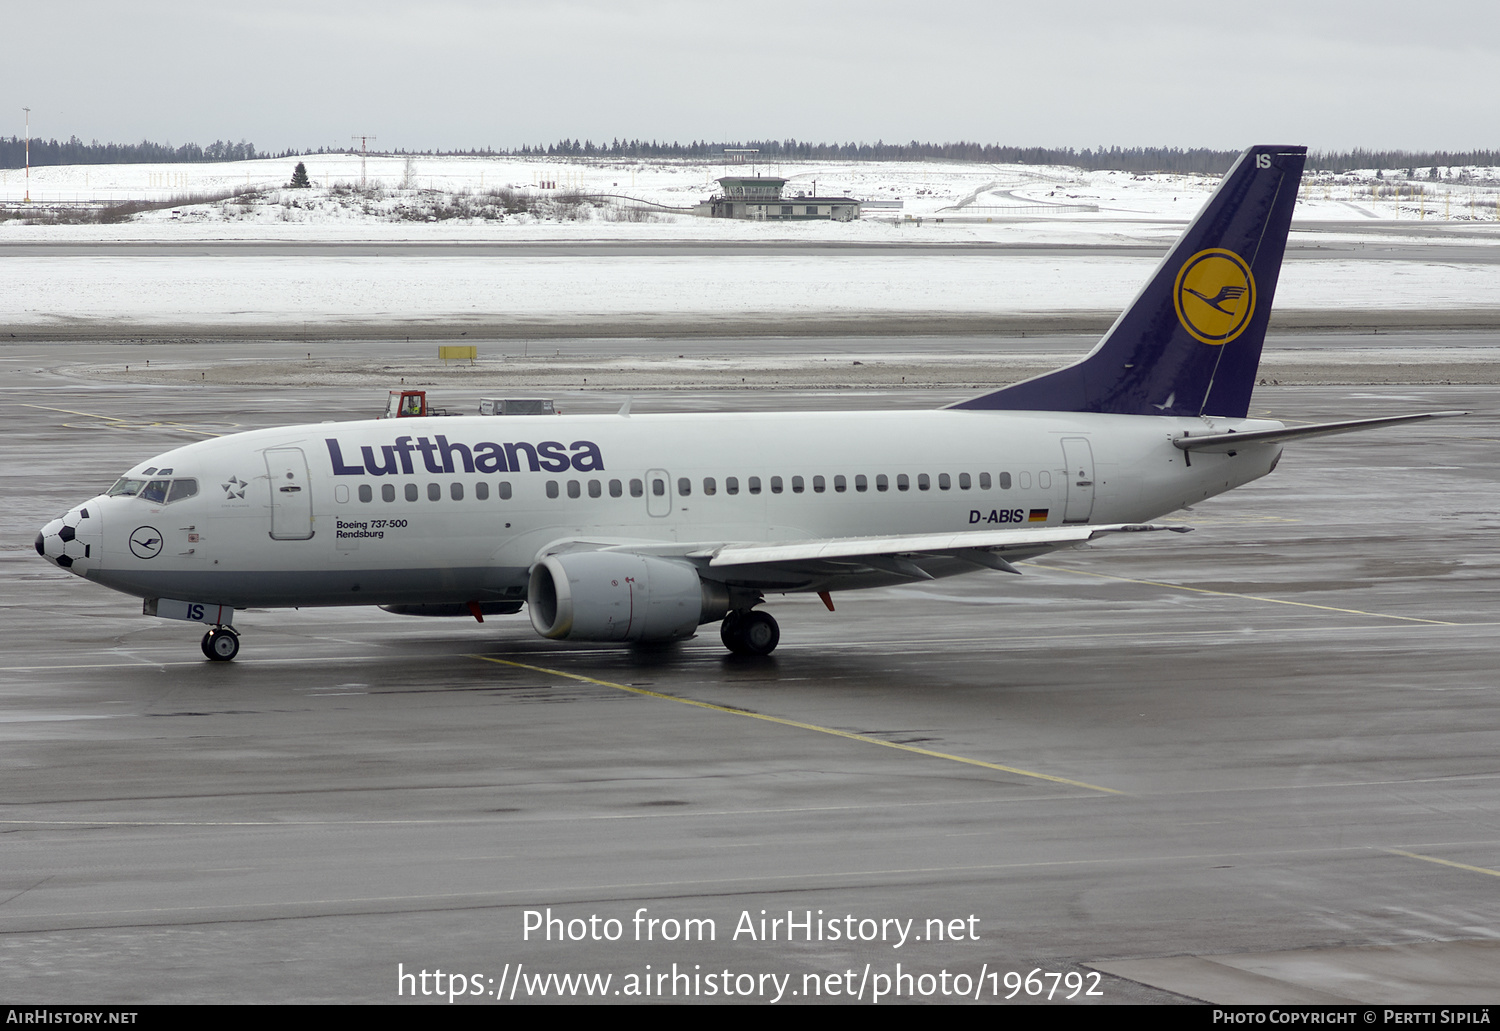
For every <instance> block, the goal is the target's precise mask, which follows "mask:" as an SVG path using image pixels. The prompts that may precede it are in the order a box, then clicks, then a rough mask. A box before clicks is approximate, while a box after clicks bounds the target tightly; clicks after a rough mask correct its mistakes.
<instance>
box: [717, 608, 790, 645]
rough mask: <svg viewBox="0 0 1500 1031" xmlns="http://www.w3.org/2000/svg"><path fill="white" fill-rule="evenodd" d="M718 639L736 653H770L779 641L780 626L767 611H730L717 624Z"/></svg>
mask: <svg viewBox="0 0 1500 1031" xmlns="http://www.w3.org/2000/svg"><path fill="white" fill-rule="evenodd" d="M719 639H720V640H722V641H723V642H724V647H726V648H728V649H729V650H730V651H732V652H733V653H734V654H736V655H770V654H771V653H772V652H773V651H775V650H776V646H777V645H778V644H780V643H781V627H779V626H777V625H776V620H775V618H773V617H772V616H771V614H770V613H769V612H731V613H729V615H727V616H725V617H724V622H723V623H721V624H720V625H719Z"/></svg>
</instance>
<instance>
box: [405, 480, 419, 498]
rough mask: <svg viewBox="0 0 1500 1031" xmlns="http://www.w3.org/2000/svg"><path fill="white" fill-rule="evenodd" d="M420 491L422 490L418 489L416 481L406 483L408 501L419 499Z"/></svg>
mask: <svg viewBox="0 0 1500 1031" xmlns="http://www.w3.org/2000/svg"><path fill="white" fill-rule="evenodd" d="M419 493H420V492H419V491H418V490H417V485H416V484H415V483H408V484H407V485H406V500H407V501H415V500H417V495H418V494H419Z"/></svg>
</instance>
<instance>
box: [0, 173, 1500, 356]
mask: <svg viewBox="0 0 1500 1031" xmlns="http://www.w3.org/2000/svg"><path fill="white" fill-rule="evenodd" d="M302 160H303V161H305V162H306V164H307V168H308V172H309V174H310V176H311V178H312V180H313V182H314V184H315V185H314V187H313V188H312V189H307V190H290V189H284V188H283V187H284V185H285V184H286V182H287V181H289V180H290V178H291V174H292V169H293V167H294V165H295V164H296V159H275V160H270V159H267V160H259V161H251V162H235V163H226V164H193V165H103V166H100V165H95V166H68V167H43V168H36V169H33V170H32V176H31V179H30V184H29V187H28V186H27V185H26V184H25V183H24V182H23V180H22V175H21V173H20V172H19V171H17V170H9V171H6V172H4V173H3V174H0V203H9V204H10V207H9V209H8V210H9V212H11V213H14V212H16V211H17V210H28V209H25V208H24V206H21V207H20V208H19V209H18V206H17V205H16V204H15V203H14V202H19V201H20V200H21V198H22V196H23V193H24V191H25V190H27V189H28V188H29V190H30V193H31V197H32V200H33V202H34V204H35V205H38V206H44V205H49V204H58V205H75V204H79V205H81V204H85V203H88V202H96V201H107V202H110V203H117V202H121V201H124V200H127V199H134V200H148V201H156V202H166V201H170V200H172V198H180V197H182V196H183V195H186V194H192V193H199V194H204V193H221V194H222V193H226V192H228V191H230V190H244V189H250V190H252V191H257V192H256V193H254V194H253V195H248V196H243V197H237V198H231V199H227V200H219V201H213V202H208V203H199V204H188V203H181V204H177V205H175V206H174V207H168V208H163V209H161V210H157V211H148V212H144V213H142V214H139V215H136V216H134V217H133V218H132V219H131V220H130V221H127V222H123V223H120V224H114V225H98V224H86V225H27V224H23V220H22V219H18V218H14V217H12V218H9V219H0V246H3V245H6V244H24V243H31V242H37V243H46V242H73V243H88V242H95V241H98V242H110V241H142V242H152V241H234V240H242V241H256V240H263V241H288V242H291V241H308V242H324V243H326V242H337V241H403V240H404V241H454V242H458V241H474V242H502V241H504V242H508V241H515V242H522V241H535V240H552V241H579V242H582V241H621V242H625V241H652V242H655V241H684V242H687V241H766V242H770V241H788V242H794V241H806V242H840V241H843V242H854V243H872V242H879V243H893V244H901V243H906V244H947V243H962V242H995V243H1013V244H1026V245H1041V246H1047V245H1071V246H1083V247H1087V246H1090V245H1099V244H1137V245H1139V244H1146V245H1151V246H1154V247H1162V246H1165V245H1166V244H1168V243H1169V242H1170V241H1171V240H1172V239H1173V238H1175V236H1176V235H1177V234H1178V233H1179V232H1180V231H1181V225H1182V223H1183V222H1184V221H1185V220H1187V219H1189V218H1190V217H1191V216H1192V214H1193V213H1194V212H1195V211H1196V210H1197V208H1198V207H1199V206H1200V205H1201V204H1202V202H1203V200H1204V198H1205V197H1206V196H1207V195H1208V193H1209V192H1210V191H1211V190H1212V189H1213V187H1214V185H1215V183H1216V182H1217V177H1213V176H1185V175H1165V174H1163V175H1145V176H1142V175H1132V174H1129V173H1123V172H1092V173H1085V172H1081V171H1079V170H1077V169H1068V168H1035V167H1028V166H995V165H967V164H956V163H935V162H934V163H899V162H873V163H869V164H847V163H845V164H833V163H822V164H791V163H785V164H781V165H774V164H773V165H768V166H758V167H757V168H756V169H755V170H756V171H758V172H760V173H761V174H776V175H781V176H784V177H786V178H788V179H789V180H790V183H789V185H788V187H787V192H788V193H789V194H792V195H795V194H796V193H797V192H801V191H806V192H809V193H811V192H812V191H813V190H814V189H816V191H817V193H818V194H820V195H825V196H826V195H850V196H855V197H860V198H862V199H867V200H868V199H881V200H893V201H900V202H901V203H902V205H903V207H902V208H900V209H899V210H898V209H883V210H882V209H875V210H871V211H869V212H867V215H868V216H873V217H867V218H866V220H864V221H861V222H855V223H832V222H787V223H780V222H773V223H756V222H744V221H732V220H725V219H708V218H699V217H694V216H689V215H673V214H653V215H649V216H646V220H644V221H631V220H629V219H628V218H627V217H625V216H622V215H621V213H620V210H619V209H617V208H613V207H610V206H604V207H600V208H591V207H588V206H585V207H583V208H581V209H575V211H574V212H573V213H574V214H575V215H578V216H580V217H576V218H572V219H563V220H559V219H557V218H553V217H548V216H546V215H545V214H543V215H540V216H539V215H537V214H533V213H524V212H523V213H520V214H509V215H505V216H504V217H503V218H498V219H473V218H471V219H441V220H438V221H413V220H411V213H412V211H413V210H417V209H418V208H419V207H420V205H422V204H428V205H429V206H430V205H432V204H436V203H440V202H443V199H444V198H448V199H449V200H451V199H452V198H454V197H476V196H483V195H485V194H486V192H487V191H492V190H497V189H510V190H514V191H520V192H522V193H525V194H528V195H532V196H534V197H536V196H540V197H553V196H556V195H557V192H558V191H581V192H584V193H589V194H620V195H624V196H628V197H632V198H638V199H640V200H642V201H650V202H654V203H656V204H662V205H667V206H674V207H683V206H688V205H691V204H694V203H697V202H699V201H701V200H703V199H705V198H707V197H708V196H709V195H710V194H711V193H712V192H713V189H714V185H715V184H714V182H713V180H714V179H715V178H716V177H717V176H719V175H724V174H730V172H731V171H734V172H737V173H738V174H744V173H747V172H749V171H750V169H749V168H746V167H739V168H736V169H733V170H731V169H730V168H726V167H725V166H723V165H709V164H691V163H682V162H644V161H608V160H589V161H583V160H575V161H568V162H564V161H557V160H551V161H549V160H544V159H535V160H523V159H516V158H483V157H476V158H469V157H451V158H428V157H414V158H411V159H409V160H408V159H405V158H401V157H371V158H369V159H368V161H367V162H366V165H365V168H364V175H365V179H366V182H367V188H366V189H363V190H362V189H358V188H354V187H353V186H352V185H351V184H357V183H358V182H359V180H360V176H361V161H360V158H359V157H358V156H357V155H352V156H351V155H329V156H326V157H317V156H314V157H305V158H303V159H302ZM1460 171H1461V172H1462V173H1463V175H1464V177H1465V181H1463V182H1459V181H1457V180H1456V179H1454V178H1452V177H1451V176H1456V175H1457V174H1458V173H1459V172H1460ZM1439 172H1440V174H1441V175H1443V176H1445V177H1448V178H1441V179H1439V180H1436V181H1432V180H1427V179H1421V180H1418V181H1415V182H1405V181H1402V182H1400V183H1392V182H1391V173H1389V172H1385V173H1383V178H1381V179H1377V178H1376V177H1375V173H1374V171H1373V170H1372V171H1371V172H1369V173H1368V174H1364V175H1351V176H1312V177H1309V178H1308V180H1307V181H1306V182H1305V183H1304V185H1303V188H1302V193H1301V196H1300V198H1299V202H1298V208H1297V214H1296V218H1297V219H1298V225H1299V227H1301V228H1300V229H1298V230H1297V231H1296V233H1295V234H1294V242H1296V241H1299V240H1300V241H1309V240H1314V239H1315V240H1316V241H1317V242H1318V243H1319V244H1321V245H1349V246H1364V247H1384V246H1389V247H1392V248H1396V247H1399V248H1400V253H1401V254H1402V255H1405V256H1408V259H1409V257H1410V256H1412V255H1415V256H1416V257H1415V260H1393V261H1368V260H1355V259H1353V258H1342V257H1330V258H1327V259H1324V260H1316V261H1308V260H1292V261H1288V262H1287V264H1286V267H1285V271H1284V274H1283V277H1282V283H1281V287H1280V291H1279V293H1278V296H1277V298H1276V305H1277V308H1278V310H1281V311H1288V310H1292V311H1295V310H1304V311H1317V310H1326V309H1330V308H1332V306H1334V305H1337V306H1338V307H1339V308H1340V309H1349V308H1353V309H1362V310H1366V311H1445V310H1475V309H1479V310H1484V311H1488V312H1491V313H1495V312H1500V262H1496V261H1493V260H1488V259H1489V257H1490V255H1491V254H1492V252H1493V249H1494V248H1495V247H1496V246H1497V243H1500V223H1497V222H1496V220H1495V214H1496V205H1497V203H1500V174H1497V170H1495V169H1466V170H1449V169H1440V170H1439ZM1401 174H1402V175H1404V170H1403V171H1402V173H1401ZM1423 174H1424V175H1427V174H1430V173H1428V172H1427V170H1423ZM554 183H555V184H556V190H555V191H554V190H553V189H551V186H550V184H554ZM543 184H547V186H546V188H544V186H543ZM1419 191H1425V192H1419ZM966 202H967V203H966ZM1037 204H1058V205H1066V206H1067V207H1068V210H1062V211H1059V212H1058V213H1055V214H1047V213H1042V214H1038V213H1036V212H1035V211H1034V210H1033V209H1034V207H1035V205H1037ZM403 206H404V208H403ZM1017 206H1022V207H1024V208H1025V209H1026V210H1025V211H1024V212H1023V213H1021V214H1006V213H1005V209H1006V208H1007V207H1017ZM1081 206H1091V207H1096V208H1097V210H1078V208H1079V207H1081ZM29 210H37V208H35V207H34V208H32V209H29ZM1445 215H1446V216H1448V218H1447V219H1446V220H1445V219H1444V216H1445ZM906 216H913V217H912V218H911V219H908V218H907V217H906ZM918 218H920V220H921V221H920V225H918V224H917V219H918ZM898 219H899V220H898ZM939 219H941V220H942V221H938V220H939ZM1351 222H1354V223H1357V224H1356V225H1349V224H1348V223H1351ZM1341 223H1342V225H1341ZM1428 239H1430V240H1431V241H1434V242H1441V243H1442V245H1443V252H1442V254H1441V258H1442V260H1441V262H1438V261H1434V260H1423V259H1422V258H1421V256H1420V252H1421V244H1422V242H1423V241H1424V240H1428ZM1466 249H1472V253H1473V254H1474V255H1475V258H1474V260H1472V261H1469V260H1464V254H1465V251H1466ZM1393 253H1395V252H1393ZM1154 264H1155V259H1153V258H1148V257H1132V256H1119V255H1110V254H1107V253H1105V254H1092V255H1090V254H1088V253H1086V251H1085V252H1083V253H1078V254H1072V253H1065V252H1063V251H1059V252H1058V253H1056V254H1054V255H1052V256H1036V255H1025V254H1005V253H996V252H994V251H993V250H989V251H987V252H985V253H977V252H976V253H962V252H961V251H960V252H954V251H952V250H949V249H946V248H943V249H934V248H923V247H919V246H913V247H903V248H896V249H893V250H891V251H890V252H872V251H871V250H869V249H862V250H853V251H849V252H843V253H838V254H837V255H836V256H830V254H829V253H828V252H827V251H823V250H809V251H807V252H805V253H799V252H798V251H797V250H796V249H795V248H791V249H787V248H778V249H777V251H776V252H774V253H764V254H761V253H747V252H743V251H735V250H730V251H726V252H724V253H723V254H714V255H712V256H711V257H707V258H706V257H704V256H703V255H702V254H699V255H697V256H693V257H676V256H672V255H670V253H662V252H660V251H656V252H652V253H648V254H644V255H643V254H640V253H630V252H628V251H622V252H621V253H620V254H619V255H610V254H605V255H599V254H594V255H584V256H570V257H560V256H555V257H554V256H510V257H507V256H497V255H482V254H472V253H465V252H464V251H462V250H461V249H460V250H456V251H454V252H452V253H444V254H422V255H412V254H402V255H386V256H380V255H377V254H374V253H368V254H367V253H355V254H352V255H349V256H343V257H339V256H328V255H300V254H295V252H294V251H293V252H291V253H286V254H282V255H281V256H264V255H258V254H256V253H254V252H253V251H251V250H246V251H245V252H243V253H239V252H233V251H232V250H231V251H230V252H222V251H221V252H216V253H215V254H214V255H212V256H196V257H195V256H191V255H185V254H180V253H179V254H175V255H172V256H149V255H147V256H136V255H132V256H129V257H122V256H110V255H104V254H100V255H93V254H89V253H87V252H83V253H70V254H57V253H54V252H50V251H47V250H45V249H44V250H42V251H38V252H35V253H30V252H28V250H27V249H26V248H25V247H18V248H11V249H8V250H7V251H6V252H5V254H4V256H0V320H3V322H4V323H6V324H8V325H9V326H10V327H12V328H13V329H19V328H24V327H35V328H51V329H67V328H71V329H73V330H75V331H78V332H89V331H90V329H91V328H94V329H97V330H99V331H101V332H107V333H109V334H110V335H114V334H118V333H119V332H121V331H122V330H123V331H129V330H130V329H131V328H133V327H139V328H141V329H142V331H148V330H149V328H150V327H153V326H167V325H175V326H184V325H192V326H199V327H204V328H208V329H211V328H212V327H215V326H221V327H227V326H230V325H240V326H244V325H253V326H263V327H267V328H268V330H271V331H274V330H276V329H277V328H278V327H279V328H284V329H286V330H295V329H296V328H298V327H299V326H300V327H307V326H310V325H314V324H322V325H332V324H347V325H350V326H351V327H354V326H360V325H371V324H375V323H387V324H388V323H392V322H395V323H408V324H411V323H423V322H432V321H439V320H441V321H449V322H452V321H457V322H471V323H474V324H476V325H479V324H491V325H493V324H495V323H498V322H502V321H504V320H508V319H509V320H518V321H538V320H549V319H550V320H561V321H570V320H571V321H575V322H576V321H583V322H588V321H590V320H595V321H601V320H609V319H620V318H626V319H645V320H649V319H651V318H670V319H676V320H682V319H695V318H696V319H701V320H703V322H704V325H705V326H706V327H710V328H711V326H712V323H713V321H714V320H716V319H723V318H734V317H737V316H753V317H757V318H766V319H769V320H773V321H774V320H775V319H797V318H809V317H834V318H845V317H857V316H861V315H864V316H877V317H878V316H882V315H887V316H889V315H911V316H917V317H926V316H940V315H943V314H955V313H957V314H1009V313H1029V312H1089V313H1096V312H1111V311H1118V310H1119V309H1120V308H1121V307H1123V306H1124V305H1125V304H1127V303H1128V302H1129V300H1130V298H1131V297H1132V296H1133V294H1134V293H1135V291H1136V290H1137V289H1138V288H1139V286H1140V285H1141V283H1142V282H1143V280H1144V278H1145V277H1146V275H1147V274H1148V273H1149V271H1150V269H1151V268H1152V267H1153V266H1154Z"/></svg>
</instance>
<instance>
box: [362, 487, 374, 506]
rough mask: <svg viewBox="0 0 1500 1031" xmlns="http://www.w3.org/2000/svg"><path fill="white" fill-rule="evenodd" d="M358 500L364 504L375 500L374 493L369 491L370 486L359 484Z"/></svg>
mask: <svg viewBox="0 0 1500 1031" xmlns="http://www.w3.org/2000/svg"><path fill="white" fill-rule="evenodd" d="M359 500H361V501H363V502H366V503H368V502H371V501H374V500H375V492H374V491H373V490H371V489H370V485H369V484H368V483H361V484H360V485H359Z"/></svg>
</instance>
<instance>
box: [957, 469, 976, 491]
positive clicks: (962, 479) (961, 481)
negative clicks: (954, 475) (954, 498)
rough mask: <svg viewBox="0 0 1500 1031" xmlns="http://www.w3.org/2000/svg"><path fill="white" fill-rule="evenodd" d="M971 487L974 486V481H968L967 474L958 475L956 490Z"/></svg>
mask: <svg viewBox="0 0 1500 1031" xmlns="http://www.w3.org/2000/svg"><path fill="white" fill-rule="evenodd" d="M972 486H974V481H972V480H970V479H969V474H968V473H959V474H958V489H959V490H968V489H969V488H970V487H972Z"/></svg>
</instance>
